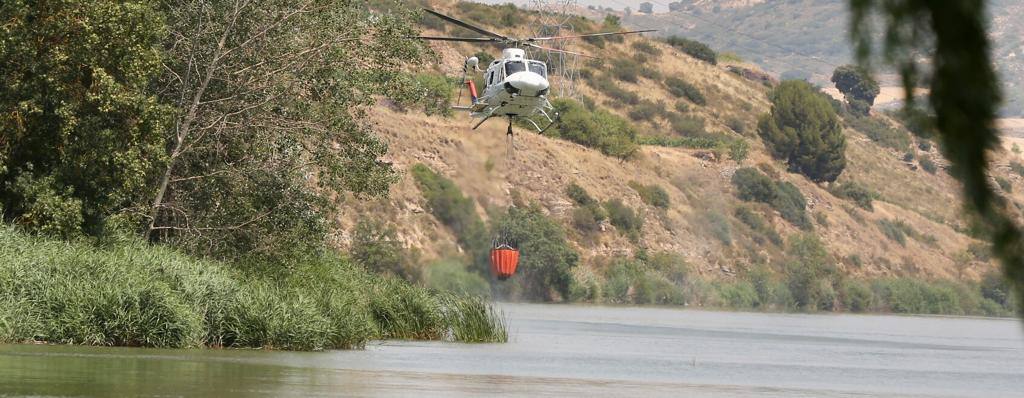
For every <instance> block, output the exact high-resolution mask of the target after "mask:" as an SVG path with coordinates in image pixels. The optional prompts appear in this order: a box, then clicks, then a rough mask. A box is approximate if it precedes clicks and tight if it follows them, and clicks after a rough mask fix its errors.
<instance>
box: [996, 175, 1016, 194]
mask: <svg viewBox="0 0 1024 398" xmlns="http://www.w3.org/2000/svg"><path fill="white" fill-rule="evenodd" d="M996 184H997V185H999V189H1002V190H1003V192H1006V193H1012V192H1013V184H1011V183H1010V180H1007V179H1006V178H1005V177H1002V176H996Z"/></svg>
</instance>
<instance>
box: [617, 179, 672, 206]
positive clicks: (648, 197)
mask: <svg viewBox="0 0 1024 398" xmlns="http://www.w3.org/2000/svg"><path fill="white" fill-rule="evenodd" d="M627 185H629V187H630V188H633V190H634V191H636V193H637V194H639V195H640V200H641V201H643V202H644V203H646V204H648V205H651V206H654V207H659V208H662V209H667V208H668V206H669V204H671V199H669V196H668V192H666V191H665V188H662V187H661V186H660V185H657V184H650V185H644V184H641V183H639V182H636V181H630V182H629V184H627Z"/></svg>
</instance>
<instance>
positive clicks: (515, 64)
mask: <svg viewBox="0 0 1024 398" xmlns="http://www.w3.org/2000/svg"><path fill="white" fill-rule="evenodd" d="M525 55H526V53H525V51H523V50H522V49H518V48H508V49H505V50H504V51H502V59H497V60H494V61H493V62H491V64H490V65H488V67H487V70H486V71H484V84H485V85H486V87H485V88H484V90H483V92H482V93H481V95H480V97H479V98H476V99H475V100H474V102H473V105H471V106H470V107H469V109H468V110H469V111H470V112H471V115H472V116H473V117H476V118H483V119H485V120H486V119H489V118H492V117H505V116H507V117H517V116H525V117H529V116H533V115H536V114H538V113H545V114H546V111H547V110H550V109H552V106H551V103H550V102H549V101H548V99H547V95H548V91H549V89H550V87H551V85H550V83H549V82H548V79H547V65H545V64H544V63H543V62H541V61H537V60H531V59H527V58H526V56H525Z"/></svg>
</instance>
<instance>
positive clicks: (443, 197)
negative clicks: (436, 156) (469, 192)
mask: <svg viewBox="0 0 1024 398" xmlns="http://www.w3.org/2000/svg"><path fill="white" fill-rule="evenodd" d="M410 172H411V174H412V176H413V179H415V180H416V186H417V187H419V189H420V192H421V193H422V194H423V198H424V199H426V201H427V206H426V207H427V210H428V211H429V212H430V213H431V214H432V215H433V216H434V217H435V218H437V220H438V221H440V222H441V223H442V224H444V225H446V226H447V227H448V228H451V230H452V232H454V233H455V237H456V240H457V241H458V243H459V245H461V246H462V247H463V249H465V250H466V251H468V252H470V253H471V255H473V256H475V257H479V256H482V255H484V253H485V252H486V251H487V249H488V247H489V242H488V238H487V236H486V228H485V227H484V223H483V220H481V219H480V215H478V214H477V213H476V206H474V204H473V201H472V200H471V199H469V198H467V197H465V196H463V195H462V190H460V189H459V187H458V186H456V185H455V183H454V182H453V181H452V180H450V179H448V178H446V177H444V176H442V175H440V174H438V173H436V172H434V171H433V170H431V169H430V168H429V167H427V166H426V165H423V164H415V165H413V166H412V168H411V169H410ZM480 271H481V272H483V271H484V269H483V264H480Z"/></svg>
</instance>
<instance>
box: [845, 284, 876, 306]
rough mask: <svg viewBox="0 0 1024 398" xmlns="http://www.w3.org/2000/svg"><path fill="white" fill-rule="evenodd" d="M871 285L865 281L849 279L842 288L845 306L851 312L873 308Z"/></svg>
mask: <svg viewBox="0 0 1024 398" xmlns="http://www.w3.org/2000/svg"><path fill="white" fill-rule="evenodd" d="M873 295H874V294H873V293H872V291H871V286H870V285H869V284H868V283H867V282H864V281H858V280H852V279H847V280H844V281H843V283H842V285H841V288H840V297H841V298H842V303H843V308H845V309H846V310H847V311H850V312H866V311H870V310H871V309H872V308H873V299H874V297H873Z"/></svg>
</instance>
